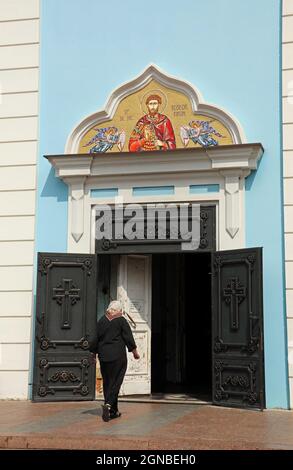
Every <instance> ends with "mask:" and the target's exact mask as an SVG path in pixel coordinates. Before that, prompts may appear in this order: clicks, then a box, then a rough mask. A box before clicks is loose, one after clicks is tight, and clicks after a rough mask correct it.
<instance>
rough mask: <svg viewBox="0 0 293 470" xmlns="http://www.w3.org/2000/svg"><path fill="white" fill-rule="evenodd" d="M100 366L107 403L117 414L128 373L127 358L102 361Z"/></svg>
mask: <svg viewBox="0 0 293 470" xmlns="http://www.w3.org/2000/svg"><path fill="white" fill-rule="evenodd" d="M100 366H101V374H102V377H103V391H104V399H105V403H109V405H111V408H112V410H113V411H114V412H115V411H117V410H118V394H119V390H120V387H121V385H122V382H123V379H124V376H125V373H126V369H127V358H126V357H123V358H119V359H116V360H115V361H110V362H104V361H100Z"/></svg>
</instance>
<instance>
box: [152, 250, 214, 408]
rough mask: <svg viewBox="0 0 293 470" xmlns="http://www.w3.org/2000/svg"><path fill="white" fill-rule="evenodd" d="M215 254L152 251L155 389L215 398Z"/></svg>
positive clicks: (202, 397) (164, 392)
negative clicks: (213, 330)
mask: <svg viewBox="0 0 293 470" xmlns="http://www.w3.org/2000/svg"><path fill="white" fill-rule="evenodd" d="M210 262H211V255H210V253H196V254H188V253H179V254H155V255H153V256H152V353H151V364H152V369H151V392H152V394H153V395H157V396H159V395H160V394H161V395H162V396H164V395H165V396H168V394H169V395H170V394H171V395H172V394H173V395H174V396H177V397H178V398H180V396H182V397H186V396H187V397H190V398H194V399H199V400H207V401H208V400H211V394H212V384H211V378H212V377H211V375H212V358H211V275H210V272H211V265H210Z"/></svg>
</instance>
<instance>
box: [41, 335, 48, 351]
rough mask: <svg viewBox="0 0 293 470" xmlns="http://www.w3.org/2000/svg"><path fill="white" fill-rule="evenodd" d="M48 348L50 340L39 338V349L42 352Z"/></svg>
mask: <svg viewBox="0 0 293 470" xmlns="http://www.w3.org/2000/svg"><path fill="white" fill-rule="evenodd" d="M49 347H50V340H49V339H48V338H46V337H44V336H42V338H41V344H40V348H41V349H43V351H46V350H47V349H49Z"/></svg>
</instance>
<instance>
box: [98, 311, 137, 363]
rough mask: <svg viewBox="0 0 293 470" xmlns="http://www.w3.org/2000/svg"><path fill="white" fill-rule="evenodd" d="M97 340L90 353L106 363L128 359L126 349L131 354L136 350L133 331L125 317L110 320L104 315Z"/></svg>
mask: <svg viewBox="0 0 293 470" xmlns="http://www.w3.org/2000/svg"><path fill="white" fill-rule="evenodd" d="M97 332H98V333H97V338H96V341H94V342H93V343H92V344H91V345H90V351H91V352H93V353H96V354H98V356H99V360H100V361H104V362H110V361H115V360H116V359H122V358H123V357H125V358H126V348H125V346H126V347H127V349H128V351H129V352H131V351H133V350H134V349H135V348H136V344H135V341H134V338H133V334H132V331H131V329H130V326H129V324H128V322H127V321H126V320H125V318H124V317H118V318H113V319H112V320H109V319H108V318H107V317H106V315H104V316H103V317H102V318H101V319H100V320H99V321H98V324H97Z"/></svg>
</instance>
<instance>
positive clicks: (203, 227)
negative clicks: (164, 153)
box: [96, 206, 216, 255]
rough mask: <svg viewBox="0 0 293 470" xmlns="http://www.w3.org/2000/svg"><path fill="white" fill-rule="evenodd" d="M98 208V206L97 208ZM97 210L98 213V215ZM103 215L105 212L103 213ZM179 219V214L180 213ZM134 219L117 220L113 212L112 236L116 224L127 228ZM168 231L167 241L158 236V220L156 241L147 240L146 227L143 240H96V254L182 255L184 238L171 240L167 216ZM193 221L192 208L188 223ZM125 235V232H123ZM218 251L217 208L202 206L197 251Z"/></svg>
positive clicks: (125, 217) (145, 216)
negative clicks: (126, 225) (128, 223)
mask: <svg viewBox="0 0 293 470" xmlns="http://www.w3.org/2000/svg"><path fill="white" fill-rule="evenodd" d="M97 207H98V206H97ZM146 210H147V209H146V207H145V208H144V220H143V223H144V224H146V220H147V215H146ZM98 212H99V211H98V209H97V213H98ZM102 215H103V211H102ZM100 217H101V215H97V216H96V221H97V220H98V219H99V218H100ZM178 217H179V213H178ZM131 218H132V216H125V215H124V217H123V218H121V219H119V218H116V217H115V214H114V209H113V212H112V216H111V220H112V224H113V225H112V230H111V232H112V234H115V233H116V232H115V227H114V226H115V223H117V224H118V225H120V224H121V225H122V226H125V224H127V222H129V220H130V219H131ZM166 220H167V231H166V239H160V238H159V236H158V220H157V219H156V221H155V233H154V239H153V240H150V239H147V236H146V234H147V227H146V225H145V229H144V233H143V238H141V239H140V238H135V239H133V240H128V239H126V238H121V239H118V238H115V236H114V235H113V239H107V238H103V239H102V240H99V239H97V240H96V253H98V254H116V255H118V254H130V253H133V254H138V253H141V254H143V253H145V254H146V253H182V241H183V240H182V238H178V239H177V240H173V239H171V238H170V231H169V230H168V227H169V223H170V217H169V216H168V215H167V219H166ZM191 220H192V210H191V206H190V207H189V213H188V221H189V224H190V223H191ZM123 233H124V232H123ZM215 249H216V206H201V208H200V244H199V247H198V248H197V250H195V251H199V252H202V251H211V250H215Z"/></svg>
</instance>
